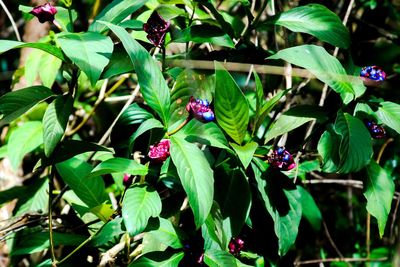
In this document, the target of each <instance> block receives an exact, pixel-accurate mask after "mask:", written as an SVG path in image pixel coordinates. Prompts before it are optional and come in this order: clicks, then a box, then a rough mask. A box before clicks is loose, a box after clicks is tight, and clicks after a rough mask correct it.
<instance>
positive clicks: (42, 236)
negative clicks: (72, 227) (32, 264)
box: [10, 231, 86, 255]
mask: <svg viewBox="0 0 400 267" xmlns="http://www.w3.org/2000/svg"><path fill="white" fill-rule="evenodd" d="M22 237H23V238H18V239H17V243H16V244H15V245H14V247H15V249H13V250H12V251H11V252H10V253H11V254H12V255H23V254H32V253H35V252H39V251H42V250H45V249H48V248H49V247H50V240H49V232H48V231H46V232H36V233H29V234H27V235H22ZM85 239H86V237H85V236H81V235H74V234H65V233H58V232H53V241H54V246H58V245H63V246H78V245H79V244H81V243H82V242H83V241H85Z"/></svg>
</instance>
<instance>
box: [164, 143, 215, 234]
mask: <svg viewBox="0 0 400 267" xmlns="http://www.w3.org/2000/svg"><path fill="white" fill-rule="evenodd" d="M170 153H171V158H172V161H173V162H174V164H175V166H176V169H177V171H178V174H179V178H180V180H181V183H182V186H183V189H184V190H185V192H186V194H187V196H188V199H189V204H190V207H191V208H192V210H193V214H194V221H195V224H196V227H197V228H199V227H200V226H201V225H202V224H203V223H204V222H205V220H206V219H207V216H208V214H209V213H210V210H211V206H212V203H213V197H214V177H213V171H212V169H211V168H210V165H209V163H208V162H207V159H206V157H205V156H204V154H203V152H202V151H201V150H200V149H199V148H198V147H197V145H195V144H191V143H189V142H187V141H185V140H183V139H181V138H178V137H175V136H172V137H171V148H170Z"/></svg>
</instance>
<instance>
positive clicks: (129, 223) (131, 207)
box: [122, 184, 161, 236]
mask: <svg viewBox="0 0 400 267" xmlns="http://www.w3.org/2000/svg"><path fill="white" fill-rule="evenodd" d="M122 205H123V206H122V217H123V218H124V223H125V227H126V230H127V231H128V232H129V234H130V235H131V236H134V235H137V234H138V233H140V232H142V231H143V230H144V229H145V228H146V226H147V222H148V220H149V219H150V217H157V216H159V215H160V212H161V199H160V196H159V195H158V193H157V191H155V190H154V189H153V188H151V187H150V186H148V185H146V184H142V185H135V186H133V187H131V188H129V189H128V190H127V191H126V193H125V196H124V200H123V202H122Z"/></svg>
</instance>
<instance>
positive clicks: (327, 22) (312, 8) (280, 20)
mask: <svg viewBox="0 0 400 267" xmlns="http://www.w3.org/2000/svg"><path fill="white" fill-rule="evenodd" d="M266 24H267V25H268V24H276V25H280V26H283V27H286V28H288V29H289V30H291V31H293V32H303V33H308V34H311V35H313V36H315V37H317V38H318V39H320V40H321V41H323V42H328V43H330V44H332V45H334V46H337V47H340V48H344V49H346V48H348V47H349V46H350V34H349V31H348V30H347V28H346V27H345V26H344V25H343V23H342V21H341V20H340V18H339V17H338V16H337V15H336V14H335V13H333V12H332V11H330V10H329V9H328V8H326V7H325V6H323V5H318V4H310V5H305V6H300V7H296V8H293V9H290V10H288V11H286V12H283V13H281V14H279V15H277V16H274V17H272V18H271V20H270V21H267V22H266ZM261 26H262V25H260V26H259V27H261Z"/></svg>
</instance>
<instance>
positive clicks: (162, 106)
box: [104, 23, 170, 126]
mask: <svg viewBox="0 0 400 267" xmlns="http://www.w3.org/2000/svg"><path fill="white" fill-rule="evenodd" d="M104 24H105V25H107V26H108V27H109V28H110V29H111V30H112V31H113V32H114V34H115V35H117V37H118V38H119V39H120V40H121V42H122V44H123V45H124V48H125V50H126V51H127V52H128V54H129V57H130V58H131V61H132V63H133V66H134V68H135V71H136V74H137V76H138V80H139V85H140V92H141V93H142V94H143V98H144V100H145V101H146V103H147V104H148V105H149V106H150V107H151V108H152V109H153V110H154V111H156V112H157V114H158V115H159V116H160V118H161V120H162V122H163V123H164V125H165V126H167V125H168V122H169V116H170V113H169V109H170V92H169V88H168V85H167V83H166V81H165V79H164V77H163V75H162V73H161V71H160V68H159V66H158V64H157V63H156V61H155V60H154V59H153V58H152V57H151V56H150V54H149V53H148V52H147V51H146V49H144V48H143V46H141V45H140V44H139V43H138V42H137V41H136V40H135V39H133V38H132V37H131V36H130V35H129V33H128V32H127V31H126V30H125V29H124V28H122V27H120V26H116V25H113V24H110V23H104Z"/></svg>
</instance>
